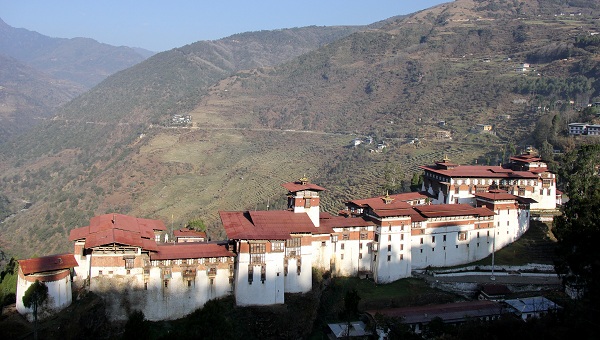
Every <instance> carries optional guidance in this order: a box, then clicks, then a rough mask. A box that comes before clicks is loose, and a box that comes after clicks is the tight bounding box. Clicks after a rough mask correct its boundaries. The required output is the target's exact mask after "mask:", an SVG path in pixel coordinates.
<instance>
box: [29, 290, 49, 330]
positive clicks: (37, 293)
mask: <svg viewBox="0 0 600 340" xmlns="http://www.w3.org/2000/svg"><path fill="white" fill-rule="evenodd" d="M47 298H48V287H47V286H46V285H45V284H44V283H43V282H40V281H39V280H35V282H34V283H33V284H32V285H31V286H29V288H27V290H26V291H25V294H23V305H24V306H25V307H27V308H31V310H32V311H33V322H34V323H33V337H34V338H35V339H37V321H38V310H39V308H40V307H41V306H42V305H43V304H44V302H45V301H46V299H47Z"/></svg>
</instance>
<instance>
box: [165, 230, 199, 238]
mask: <svg viewBox="0 0 600 340" xmlns="http://www.w3.org/2000/svg"><path fill="white" fill-rule="evenodd" d="M173 236H175V237H202V238H206V233H205V232H203V231H197V230H193V229H187V228H183V229H178V230H174V231H173Z"/></svg>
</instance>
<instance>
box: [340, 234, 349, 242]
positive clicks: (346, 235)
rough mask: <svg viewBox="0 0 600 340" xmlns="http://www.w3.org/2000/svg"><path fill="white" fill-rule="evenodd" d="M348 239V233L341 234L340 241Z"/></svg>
mask: <svg viewBox="0 0 600 340" xmlns="http://www.w3.org/2000/svg"><path fill="white" fill-rule="evenodd" d="M349 239H350V233H343V234H342V240H344V241H348V240H349Z"/></svg>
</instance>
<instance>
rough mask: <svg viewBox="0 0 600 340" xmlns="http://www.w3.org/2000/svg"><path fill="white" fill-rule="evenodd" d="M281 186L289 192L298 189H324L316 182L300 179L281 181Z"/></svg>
mask: <svg viewBox="0 0 600 340" xmlns="http://www.w3.org/2000/svg"><path fill="white" fill-rule="evenodd" d="M281 186H282V187H284V188H286V189H287V190H288V191H289V192H298V191H302V190H315V191H324V190H326V189H325V188H323V187H321V186H318V185H316V184H313V183H309V182H300V181H296V182H289V183H283V184H282V185H281Z"/></svg>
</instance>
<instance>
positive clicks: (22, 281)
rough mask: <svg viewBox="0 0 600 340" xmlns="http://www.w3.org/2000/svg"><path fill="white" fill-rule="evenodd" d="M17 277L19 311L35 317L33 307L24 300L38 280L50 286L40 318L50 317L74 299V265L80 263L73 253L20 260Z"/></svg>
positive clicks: (40, 311) (39, 314)
mask: <svg viewBox="0 0 600 340" xmlns="http://www.w3.org/2000/svg"><path fill="white" fill-rule="evenodd" d="M18 262H19V273H18V278H17V294H16V298H17V311H18V312H19V313H21V314H22V315H24V316H25V317H26V318H28V319H33V314H32V313H33V311H32V310H31V309H30V308H27V307H25V305H24V304H23V296H24V295H25V292H26V291H27V289H28V288H29V287H30V286H31V285H32V284H33V283H34V282H35V281H36V280H39V281H40V282H42V283H44V284H45V285H46V286H47V287H48V298H47V300H46V302H45V303H44V305H43V306H41V308H40V309H39V310H38V318H39V319H43V318H44V317H48V316H50V315H52V314H54V313H56V312H58V311H60V310H62V309H63V308H65V307H68V306H69V305H70V304H71V301H72V295H73V293H72V291H71V269H72V268H74V267H76V266H77V261H76V260H75V257H74V256H73V254H61V255H51V256H45V257H36V258H31V259H25V260H19V261H18Z"/></svg>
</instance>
